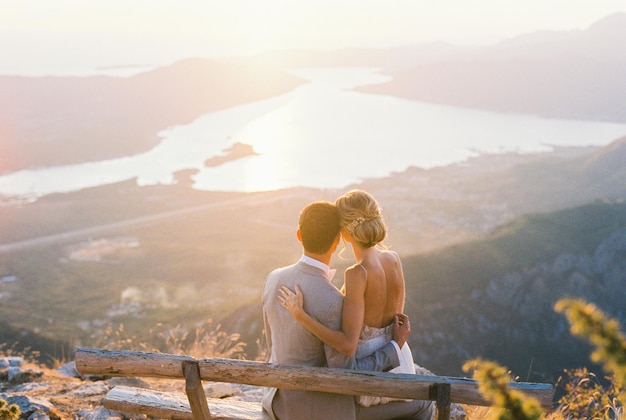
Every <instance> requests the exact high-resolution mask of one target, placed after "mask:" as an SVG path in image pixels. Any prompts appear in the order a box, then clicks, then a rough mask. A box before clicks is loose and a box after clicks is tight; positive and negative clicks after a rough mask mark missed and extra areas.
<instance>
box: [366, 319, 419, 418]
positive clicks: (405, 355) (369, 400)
mask: <svg viewBox="0 0 626 420" xmlns="http://www.w3.org/2000/svg"><path fill="white" fill-rule="evenodd" d="M392 327H393V325H387V326H386V327H383V328H374V327H370V326H368V325H363V328H362V329H361V334H360V335H359V343H358V344H357V348H356V357H357V359H358V358H360V357H364V356H367V355H369V354H372V353H374V352H375V351H376V350H378V349H379V348H381V347H383V346H384V345H385V344H387V343H388V342H390V341H391V329H392ZM398 356H399V358H400V366H398V367H396V368H394V369H392V370H390V372H393V373H411V374H415V365H414V364H413V355H412V354H411V349H410V348H409V345H408V344H407V343H404V345H403V346H402V348H401V349H400V354H399V355H398ZM389 401H398V399H394V398H387V397H371V396H365V395H361V396H359V397H358V402H359V404H360V405H362V406H364V407H369V406H371V405H379V404H386V403H388V402H389Z"/></svg>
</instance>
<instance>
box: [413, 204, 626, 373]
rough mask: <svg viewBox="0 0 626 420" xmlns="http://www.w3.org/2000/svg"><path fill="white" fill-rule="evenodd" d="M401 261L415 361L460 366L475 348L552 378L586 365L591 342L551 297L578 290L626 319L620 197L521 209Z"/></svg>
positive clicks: (624, 217)
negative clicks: (523, 212) (474, 235)
mask: <svg viewBox="0 0 626 420" xmlns="http://www.w3.org/2000/svg"><path fill="white" fill-rule="evenodd" d="M404 267H405V277H406V280H407V304H406V311H407V313H409V314H410V315H411V318H412V320H414V321H413V322H412V326H413V331H414V334H413V335H412V338H411V344H412V348H413V351H414V354H415V356H416V360H417V362H418V363H423V364H424V365H425V366H426V367H428V368H430V369H432V370H434V371H437V372H441V373H442V374H458V373H459V372H460V366H461V365H462V363H463V362H464V361H465V360H467V359H469V358H473V357H477V356H480V357H483V358H487V359H493V360H497V361H499V362H500V363H501V364H503V365H505V366H508V367H509V368H510V369H511V370H512V371H513V372H514V373H515V374H516V375H520V376H521V379H522V380H536V379H538V378H543V379H546V378H551V379H552V380H554V379H556V377H558V375H559V374H560V373H561V372H562V370H563V369H565V368H574V367H579V366H591V365H592V364H591V362H590V361H589V346H588V345H587V344H586V343H584V342H581V341H580V340H578V339H575V338H573V337H572V336H571V335H570V334H569V331H568V326H567V323H566V322H565V319H564V318H563V317H561V316H560V315H557V314H556V313H555V312H554V310H553V305H554V303H555V302H556V301H557V300H558V299H560V298H563V297H580V298H583V299H585V300H587V301H590V302H593V303H595V304H596V305H597V306H599V307H600V308H601V309H602V310H603V311H605V312H606V313H607V314H609V315H610V316H611V317H615V318H617V319H618V320H619V321H620V323H621V324H622V325H623V326H626V312H624V305H623V302H624V299H625V298H626V291H625V290H626V204H625V203H623V202H621V203H600V202H598V203H593V204H589V205H585V206H581V207H576V208H572V209H567V210H562V211H558V212H553V213H547V214H534V215H529V216H525V217H522V218H520V219H516V220H515V221H513V222H512V223H510V224H507V225H505V226H502V227H501V228H499V229H498V230H497V231H496V232H494V234H493V236H492V237H490V238H487V239H485V240H481V241H475V242H470V243H465V244H460V245H457V246H453V247H450V248H447V249H444V250H441V251H438V252H433V253H427V254H423V255H418V256H414V257H410V258H405V259H404Z"/></svg>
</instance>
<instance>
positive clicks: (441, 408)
mask: <svg viewBox="0 0 626 420" xmlns="http://www.w3.org/2000/svg"><path fill="white" fill-rule="evenodd" d="M429 394H430V399H431V400H434V401H435V404H436V407H437V420H450V384H433V385H431V386H430V389H429Z"/></svg>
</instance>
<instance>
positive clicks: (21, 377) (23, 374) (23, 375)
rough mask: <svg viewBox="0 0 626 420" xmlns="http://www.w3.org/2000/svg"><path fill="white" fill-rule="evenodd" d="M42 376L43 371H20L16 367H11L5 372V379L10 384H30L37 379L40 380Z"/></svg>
mask: <svg viewBox="0 0 626 420" xmlns="http://www.w3.org/2000/svg"><path fill="white" fill-rule="evenodd" d="M42 376H43V371H41V370H33V369H26V370H22V369H21V368H20V367H18V366H11V367H10V368H9V369H8V371H7V379H8V380H9V382H12V383H18V384H21V383H24V382H32V381H33V380H36V379H37V378H41V377H42Z"/></svg>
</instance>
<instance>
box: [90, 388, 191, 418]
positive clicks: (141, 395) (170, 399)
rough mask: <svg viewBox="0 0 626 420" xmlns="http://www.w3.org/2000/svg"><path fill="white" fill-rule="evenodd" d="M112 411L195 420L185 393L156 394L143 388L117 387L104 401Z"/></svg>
mask: <svg viewBox="0 0 626 420" xmlns="http://www.w3.org/2000/svg"><path fill="white" fill-rule="evenodd" d="M102 405H103V406H105V407H106V408H108V409H110V410H117V411H122V412H126V413H136V414H147V415H149V416H154V417H158V418H164V419H188V420H193V416H192V415H191V408H190V407H189V401H187V397H186V396H185V394H183V393H180V392H178V393H176V392H156V391H150V390H147V389H142V388H133V387H128V386H121V385H120V386H116V387H115V388H113V389H112V390H110V391H109V392H108V393H107V394H106V396H105V397H104V398H103V399H102Z"/></svg>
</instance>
